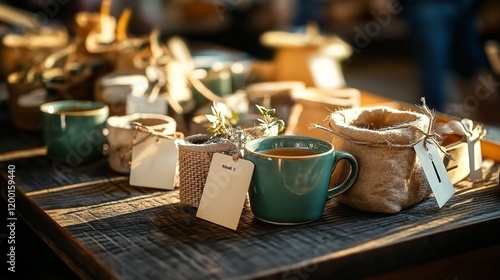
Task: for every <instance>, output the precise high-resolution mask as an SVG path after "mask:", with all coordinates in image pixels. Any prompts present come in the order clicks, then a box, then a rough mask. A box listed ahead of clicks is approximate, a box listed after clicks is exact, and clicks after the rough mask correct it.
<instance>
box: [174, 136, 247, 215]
mask: <svg viewBox="0 0 500 280" xmlns="http://www.w3.org/2000/svg"><path fill="white" fill-rule="evenodd" d="M208 140H209V137H208V135H206V134H195V135H191V136H188V137H186V138H185V139H184V140H181V141H180V142H178V144H177V148H178V152H179V157H178V162H179V200H180V203H181V204H184V205H189V206H192V207H198V205H199V204H200V199H201V195H202V194H203V189H204V187H205V181H206V180H207V176H208V170H209V169H210V163H211V162H212V156H213V155H214V154H215V153H223V154H228V155H233V154H234V153H236V152H238V149H237V147H236V146H235V145H234V144H233V143H231V142H229V141H220V142H212V143H206V141H208Z"/></svg>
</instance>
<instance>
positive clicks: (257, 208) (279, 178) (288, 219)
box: [245, 136, 358, 224]
mask: <svg viewBox="0 0 500 280" xmlns="http://www.w3.org/2000/svg"><path fill="white" fill-rule="evenodd" d="M277 148H307V149H312V150H314V151H315V152H317V153H318V154H316V155H312V156H299V157H278V156H267V155H262V154H259V151H264V150H269V149H277ZM245 158H246V159H247V160H250V161H251V162H253V163H254V164H255V169H254V173H253V177H252V182H251V185H250V189H249V198H250V206H251V209H252V212H253V213H254V215H255V216H256V217H257V218H259V219H261V220H264V221H267V222H271V223H277V224H300V223H306V222H310V221H313V220H316V219H318V218H320V217H321V215H322V214H323V210H324V207H325V204H326V201H327V200H328V198H331V197H334V196H336V195H338V194H340V193H342V192H344V191H345V190H347V189H348V188H349V187H350V186H351V185H352V183H353V182H354V180H355V179H356V176H357V172H358V166H357V162H356V159H355V158H354V157H353V156H352V155H350V154H349V153H346V152H342V151H334V148H333V145H332V144H331V143H328V142H326V141H323V140H320V139H315V138H310V137H301V136H275V137H267V138H260V139H256V140H253V141H251V142H249V143H248V144H247V145H246V146H245ZM341 159H346V160H347V161H348V162H349V163H350V164H351V166H352V172H351V174H350V175H349V177H348V178H347V179H346V181H345V182H343V183H342V184H340V185H339V186H336V187H334V188H332V189H330V190H329V189H328V187H329V184H330V177H331V174H332V172H333V170H334V168H335V166H336V164H337V163H338V162H339V161H340V160H341Z"/></svg>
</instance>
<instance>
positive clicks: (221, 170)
mask: <svg viewBox="0 0 500 280" xmlns="http://www.w3.org/2000/svg"><path fill="white" fill-rule="evenodd" d="M253 167H254V166H253V163H252V162H250V161H248V160H245V159H242V158H239V159H238V160H237V161H234V160H233V157H231V156H228V155H223V154H219V153H216V154H214V155H213V158H212V162H211V164H210V169H209V171H208V177H207V181H206V183H205V188H204V189H203V194H202V197H201V200H200V205H199V206H198V212H197V213H196V217H198V218H202V219H204V220H207V221H210V222H213V223H216V224H218V225H221V226H224V227H227V228H230V229H233V230H236V228H237V227H238V222H239V220H240V217H241V212H242V211H243V206H244V204H245V198H246V195H247V192H248V188H249V186H250V180H251V179H252V174H253Z"/></svg>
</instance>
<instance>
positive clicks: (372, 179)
mask: <svg viewBox="0 0 500 280" xmlns="http://www.w3.org/2000/svg"><path fill="white" fill-rule="evenodd" d="M328 125H329V127H330V129H331V132H332V134H333V140H332V143H333V145H334V146H335V150H343V151H347V152H349V153H351V154H352V155H353V156H354V157H355V158H356V159H357V161H358V164H359V173H358V177H357V179H356V181H355V182H354V184H353V186H352V187H351V188H350V189H349V190H347V191H346V192H345V193H343V194H342V195H339V196H338V197H337V200H338V202H340V203H342V204H345V205H348V206H351V207H353V208H356V209H359V210H364V211H369V212H381V213H397V212H399V211H401V210H402V209H404V208H407V207H410V206H412V205H414V204H416V203H418V202H420V201H422V200H423V199H424V198H425V197H426V196H428V195H429V194H430V187H429V183H428V182H427V179H426V177H425V174H424V171H423V169H422V167H421V165H420V163H419V162H418V160H417V156H416V153H415V150H414V149H413V145H414V144H416V143H417V142H418V141H420V140H422V139H424V138H425V137H426V134H425V132H426V131H427V128H428V127H429V125H431V123H430V118H429V117H428V116H427V115H424V114H420V113H415V112H410V111H403V110H397V109H393V108H390V107H386V106H377V107H365V108H355V109H346V110H340V111H336V112H333V113H332V114H331V115H330V116H329V123H328ZM348 173H349V166H348V165H347V164H340V165H339V166H338V167H337V168H336V171H335V172H334V174H333V176H332V180H331V182H332V184H335V182H339V181H340V180H342V178H345V176H347V174H348Z"/></svg>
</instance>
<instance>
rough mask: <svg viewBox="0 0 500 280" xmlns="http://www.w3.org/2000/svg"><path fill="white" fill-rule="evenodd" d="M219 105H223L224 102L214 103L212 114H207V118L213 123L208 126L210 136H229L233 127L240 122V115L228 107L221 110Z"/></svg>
mask: <svg viewBox="0 0 500 280" xmlns="http://www.w3.org/2000/svg"><path fill="white" fill-rule="evenodd" d="M219 106H223V104H222V105H220V104H217V103H215V102H214V103H212V106H211V110H212V114H211V115H210V114H206V115H205V117H206V118H207V120H208V121H209V122H211V123H212V126H210V127H209V128H207V131H208V133H209V134H210V138H215V137H225V138H229V136H230V134H231V131H232V129H233V127H234V126H235V125H236V123H237V122H238V116H237V115H235V114H233V113H232V112H231V110H229V109H228V108H226V110H224V111H223V110H221V109H220V108H219Z"/></svg>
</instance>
